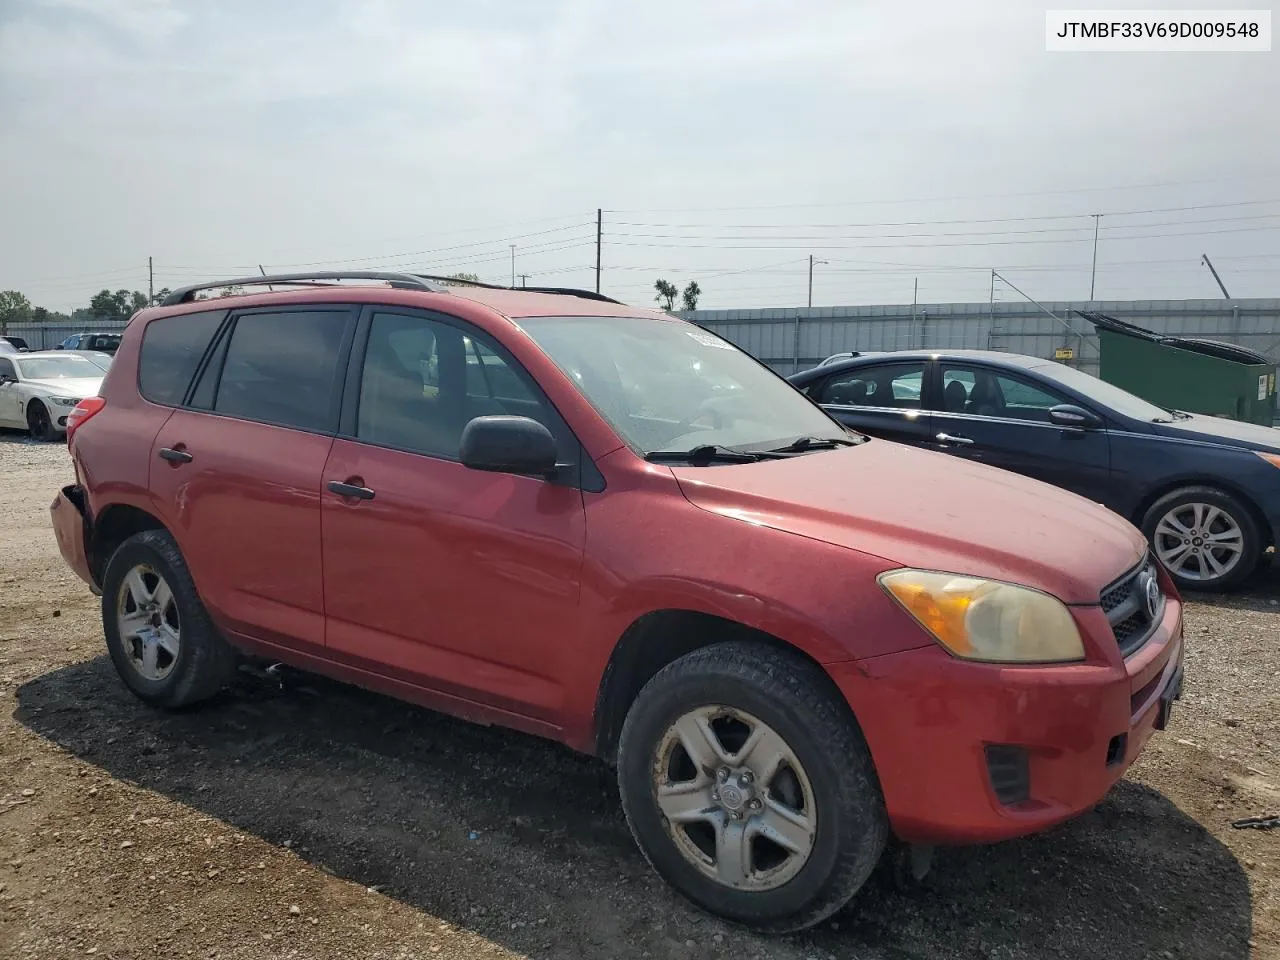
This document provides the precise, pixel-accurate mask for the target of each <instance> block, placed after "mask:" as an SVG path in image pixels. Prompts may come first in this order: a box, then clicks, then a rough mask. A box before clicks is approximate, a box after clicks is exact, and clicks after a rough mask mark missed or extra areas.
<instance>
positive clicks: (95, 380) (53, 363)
mask: <svg viewBox="0 0 1280 960" xmlns="http://www.w3.org/2000/svg"><path fill="white" fill-rule="evenodd" d="M103 373H104V371H103V370H102V368H101V367H100V366H98V365H97V364H96V363H93V362H92V361H90V360H88V359H87V358H85V357H82V356H77V355H76V354H74V353H66V352H57V353H55V352H54V351H52V350H46V351H41V352H37V353H19V354H6V355H4V356H0V427H14V428H17V429H20V430H21V429H26V430H29V431H31V435H32V436H33V437H35V438H36V439H37V440H56V439H57V438H58V436H59V435H60V434H64V433H66V431H67V414H68V413H70V412H71V408H72V407H74V406H75V405H76V404H77V403H79V402H80V401H81V400H83V399H84V398H85V397H93V396H97V394H98V388H99V387H100V386H102V377H103Z"/></svg>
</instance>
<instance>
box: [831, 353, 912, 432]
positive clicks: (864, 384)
mask: <svg viewBox="0 0 1280 960" xmlns="http://www.w3.org/2000/svg"><path fill="white" fill-rule="evenodd" d="M929 366H930V365H929V364H928V363H927V362H926V361H924V360H910V361H903V362H896V363H884V364H868V365H866V366H860V367H855V368H853V369H851V370H845V371H843V372H841V373H836V374H832V375H831V376H829V377H827V378H826V379H825V380H822V381H820V382H818V383H816V384H814V385H813V386H812V387H811V388H810V390H809V395H810V396H811V397H812V398H813V399H814V400H815V401H816V402H818V403H820V404H822V406H823V408H824V409H825V410H826V411H827V412H828V413H829V414H831V415H832V416H833V417H835V418H836V419H837V420H839V421H840V422H841V423H843V424H845V425H847V426H850V427H853V429H855V430H858V431H861V432H862V433H866V434H869V435H871V436H873V437H883V438H884V439H886V440H896V441H898V442H899V443H910V444H913V445H915V446H924V445H927V444H928V443H929V437H930V432H929V431H930V423H929V413H928V411H927V410H925V409H924V403H923V400H924V397H925V395H926V392H927V391H926V383H927V379H926V373H927V371H928V369H929Z"/></svg>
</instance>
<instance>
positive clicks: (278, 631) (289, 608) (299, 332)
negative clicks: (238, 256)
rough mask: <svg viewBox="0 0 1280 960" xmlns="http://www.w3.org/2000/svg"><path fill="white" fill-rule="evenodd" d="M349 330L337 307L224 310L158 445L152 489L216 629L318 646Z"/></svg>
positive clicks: (351, 317)
mask: <svg viewBox="0 0 1280 960" xmlns="http://www.w3.org/2000/svg"><path fill="white" fill-rule="evenodd" d="M175 319H176V318H175ZM151 326H155V322H153V324H152V325H151ZM354 329H355V311H354V309H353V308H350V307H345V306H315V307H311V306H307V307H284V308H274V309H259V310H246V311H241V312H239V313H234V314H232V315H231V317H230V318H229V320H228V322H227V324H226V325H225V326H224V328H223V330H222V334H221V336H220V338H219V340H218V343H217V345H216V346H215V347H214V348H213V350H212V351H211V353H210V355H209V356H208V357H207V358H206V361H205V364H204V370H203V372H202V374H201V375H200V378H199V380H198V382H197V383H196V385H195V386H194V388H193V390H192V391H191V393H190V395H189V396H188V397H187V398H186V402H185V406H184V408H183V409H179V410H176V411H175V412H174V413H173V415H172V416H171V417H170V418H169V420H168V421H167V422H166V423H165V425H164V426H163V427H162V428H161V429H160V432H159V434H158V435H157V437H156V440H155V443H154V446H153V450H152V462H151V472H150V476H151V487H152V490H153V491H154V493H155V494H156V496H157V498H158V499H159V501H160V502H161V503H162V504H164V505H165V506H166V508H167V509H168V510H169V512H170V516H168V517H166V518H165V520H166V522H167V523H168V524H169V528H170V530H172V531H173V532H174V535H175V536H176V537H177V539H178V542H179V545H180V546H181V548H182V552H183V556H184V557H185V558H186V560H187V563H188V565H189V566H190V568H191V572H192V576H193V577H194V578H195V581H196V586H197V587H198V588H199V591H200V595H201V597H202V599H203V600H204V601H205V604H206V605H207V606H208V607H209V609H210V611H211V613H212V614H213V615H214V617H215V619H217V620H218V621H219V623H220V625H221V626H222V627H223V628H224V629H227V630H230V631H233V632H236V633H241V634H245V635H247V636H250V637H254V638H257V639H259V640H265V641H267V642H270V643H277V644H280V645H284V646H290V647H296V648H300V649H312V650H319V649H322V648H323V646H324V600H323V585H322V582H321V574H320V570H321V567H320V477H321V471H322V469H323V467H324V463H325V460H326V459H327V458H328V456H329V448H330V447H331V446H332V445H333V437H334V434H335V433H336V431H337V425H338V413H339V408H340V406H341V395H342V382H343V374H344V372H345V368H346V361H347V356H348V355H349V352H350V345H351V338H352V336H353V334H354ZM150 334H151V330H150V329H149V330H148V336H149V335H150ZM143 349H144V351H145V349H146V341H145V339H144V342H143ZM144 387H145V384H144Z"/></svg>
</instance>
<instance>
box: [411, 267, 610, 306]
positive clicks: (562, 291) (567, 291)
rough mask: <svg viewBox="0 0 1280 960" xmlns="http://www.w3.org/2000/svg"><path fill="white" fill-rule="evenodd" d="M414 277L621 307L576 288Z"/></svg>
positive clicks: (439, 277)
mask: <svg viewBox="0 0 1280 960" xmlns="http://www.w3.org/2000/svg"><path fill="white" fill-rule="evenodd" d="M414 276H417V277H421V278H422V279H423V280H434V281H435V282H437V283H443V284H446V285H450V284H451V285H453V286H458V287H479V288H481V289H482V290H512V291H515V292H517V293H554V294H559V295H561V296H565V297H581V298H582V299H583V300H598V301H600V302H601V303H616V304H619V305H622V301H621V300H615V299H613V297H606V296H605V295H604V294H603V293H596V292H595V291H594V290H579V289H578V288H577V287H504V286H501V285H499V284H496V283H485V282H484V281H483V280H466V279H461V278H458V277H441V276H436V275H434V274H430V273H417V274H414Z"/></svg>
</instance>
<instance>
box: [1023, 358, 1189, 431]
mask: <svg viewBox="0 0 1280 960" xmlns="http://www.w3.org/2000/svg"><path fill="white" fill-rule="evenodd" d="M1032 369H1034V370H1035V372H1036V373H1039V374H1042V375H1043V376H1046V377H1048V378H1049V379H1051V380H1056V381H1058V383H1060V384H1062V385H1063V386H1065V387H1070V388H1071V389H1073V390H1077V391H1079V392H1080V393H1083V394H1084V395H1085V396H1086V397H1088V398H1089V399H1091V400H1096V401H1098V403H1100V404H1102V405H1103V406H1104V407H1109V408H1111V409H1112V410H1114V411H1115V412H1116V413H1119V414H1123V415H1124V416H1126V417H1132V418H1133V419H1135V420H1146V421H1156V420H1165V421H1167V420H1169V418H1170V415H1171V411H1169V410H1166V409H1165V408H1164V407H1157V406H1156V405H1155V404H1154V403H1150V402H1148V401H1146V400H1143V399H1142V398H1141V397H1135V396H1134V395H1133V394H1132V393H1130V392H1129V391H1128V390H1121V389H1120V388H1119V387H1117V386H1116V385H1115V384H1112V383H1107V382H1106V381H1105V380H1099V379H1098V378H1097V377H1095V376H1091V375H1090V374H1087V373H1085V372H1083V371H1082V370H1077V369H1076V368H1075V367H1068V366H1066V365H1065V364H1061V363H1046V364H1044V365H1043V366H1039V367H1034V368H1032Z"/></svg>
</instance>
